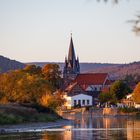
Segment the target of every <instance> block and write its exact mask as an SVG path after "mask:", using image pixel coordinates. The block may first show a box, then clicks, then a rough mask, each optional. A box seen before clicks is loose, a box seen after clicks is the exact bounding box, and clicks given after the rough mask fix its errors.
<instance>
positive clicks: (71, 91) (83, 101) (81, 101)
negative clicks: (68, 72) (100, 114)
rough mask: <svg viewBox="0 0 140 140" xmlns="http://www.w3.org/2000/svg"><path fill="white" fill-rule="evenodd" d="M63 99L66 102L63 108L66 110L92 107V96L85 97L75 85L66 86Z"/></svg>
mask: <svg viewBox="0 0 140 140" xmlns="http://www.w3.org/2000/svg"><path fill="white" fill-rule="evenodd" d="M63 97H64V99H65V100H66V102H65V107H66V108H67V109H71V108H72V107H76V106H81V107H84V106H92V96H90V95H87V94H86V92H85V91H83V89H82V88H81V87H80V86H79V85H78V84H77V83H73V84H72V85H70V86H68V88H67V89H66V91H65V93H64V96H63Z"/></svg>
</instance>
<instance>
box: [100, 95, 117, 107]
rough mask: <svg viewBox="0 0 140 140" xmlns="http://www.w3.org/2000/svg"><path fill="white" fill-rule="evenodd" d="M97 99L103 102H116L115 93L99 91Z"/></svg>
mask: <svg viewBox="0 0 140 140" xmlns="http://www.w3.org/2000/svg"><path fill="white" fill-rule="evenodd" d="M99 101H100V102H101V103H102V104H104V103H107V104H115V103H116V97H115V94H112V93H110V92H101V93H100V94H99Z"/></svg>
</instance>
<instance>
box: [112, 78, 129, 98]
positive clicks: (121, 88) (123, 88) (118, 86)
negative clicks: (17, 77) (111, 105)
mask: <svg viewBox="0 0 140 140" xmlns="http://www.w3.org/2000/svg"><path fill="white" fill-rule="evenodd" d="M130 92H131V90H130V88H129V87H128V85H127V84H126V83H125V82H123V81H120V80H119V81H115V82H114V83H113V84H112V85H111V87H110V93H112V94H115V96H116V98H117V100H121V99H122V98H124V97H125V96H126V95H127V94H128V93H130Z"/></svg>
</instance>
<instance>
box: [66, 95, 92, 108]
mask: <svg viewBox="0 0 140 140" xmlns="http://www.w3.org/2000/svg"><path fill="white" fill-rule="evenodd" d="M64 98H65V99H66V101H67V102H66V106H68V107H70V106H71V107H73V106H74V101H75V100H76V104H78V100H80V101H81V106H92V96H89V95H85V94H78V95H75V96H72V97H70V96H64ZM83 100H85V104H83ZM88 101H89V104H88Z"/></svg>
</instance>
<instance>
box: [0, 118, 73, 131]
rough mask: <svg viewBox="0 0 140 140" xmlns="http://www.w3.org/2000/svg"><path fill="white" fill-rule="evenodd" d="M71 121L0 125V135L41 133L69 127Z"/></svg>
mask: <svg viewBox="0 0 140 140" xmlns="http://www.w3.org/2000/svg"><path fill="white" fill-rule="evenodd" d="M70 124H71V121H69V120H65V119H59V120H57V121H55V122H48V123H46V122H37V123H24V124H16V125H2V126H1V125H0V134H6V133H21V132H43V131H45V129H49V128H55V127H62V126H64V125H70Z"/></svg>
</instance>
